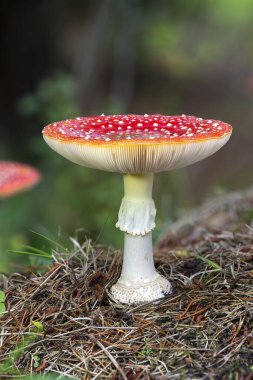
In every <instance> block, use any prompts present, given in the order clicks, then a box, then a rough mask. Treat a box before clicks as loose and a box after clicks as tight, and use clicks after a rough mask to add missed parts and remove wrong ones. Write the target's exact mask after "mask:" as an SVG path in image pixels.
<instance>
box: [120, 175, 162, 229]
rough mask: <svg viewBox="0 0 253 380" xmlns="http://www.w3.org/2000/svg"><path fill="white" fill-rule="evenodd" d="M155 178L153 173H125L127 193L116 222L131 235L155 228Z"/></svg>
mask: <svg viewBox="0 0 253 380" xmlns="http://www.w3.org/2000/svg"><path fill="white" fill-rule="evenodd" d="M153 179H154V174H153V173H146V174H135V175H130V174H125V175H124V190H125V195H124V198H123V199H122V203H121V206H120V210H119V220H118V222H117V224H116V227H118V228H119V229H120V230H121V231H124V232H127V233H129V234H131V235H146V234H147V233H149V232H150V231H152V230H153V229H154V228H155V216H156V209H155V204H154V201H153V199H152V187H153Z"/></svg>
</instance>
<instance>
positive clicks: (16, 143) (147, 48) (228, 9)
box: [0, 0, 253, 271]
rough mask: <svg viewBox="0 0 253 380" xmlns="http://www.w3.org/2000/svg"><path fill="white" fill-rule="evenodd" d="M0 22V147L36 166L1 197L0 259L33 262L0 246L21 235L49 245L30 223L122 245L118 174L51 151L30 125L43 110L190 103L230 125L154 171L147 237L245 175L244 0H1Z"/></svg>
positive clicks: (252, 82) (252, 68)
mask: <svg viewBox="0 0 253 380" xmlns="http://www.w3.org/2000/svg"><path fill="white" fill-rule="evenodd" d="M17 20H18V23H17ZM45 20H48V21H47V23H45ZM17 24H18V25H20V28H19V29H18V32H17V29H16V25H17ZM2 27H3V30H4V34H3V35H4V36H5V37H3V40H1V41H2V48H3V50H4V51H5V56H6V57H7V58H8V59H7V60H6V61H5V60H2V62H1V63H0V64H1V73H2V77H3V80H2V82H3V84H2V90H1V92H0V99H1V102H0V109H1V114H2V119H1V128H0V156H1V157H0V158H1V159H15V160H16V161H25V162H28V163H31V164H32V165H34V166H38V167H39V168H40V170H41V171H42V172H43V174H44V178H43V181H42V183H41V184H39V185H38V186H37V187H36V188H34V189H32V190H31V191H29V192H27V193H24V194H20V195H18V196H16V197H13V198H10V199H6V200H4V201H1V203H0V231H1V235H0V255H1V261H0V270H3V271H5V270H7V269H8V264H7V263H8V262H9V261H11V266H12V269H13V270H21V267H20V264H21V262H23V261H24V262H25V263H26V264H29V265H32V267H33V265H35V263H36V261H35V259H29V260H28V258H27V256H25V255H24V257H25V259H23V257H22V256H21V255H17V254H14V253H10V252H9V251H22V250H23V249H24V246H27V245H30V246H34V247H37V248H38V249H42V250H45V251H47V252H49V253H51V250H52V249H53V248H54V247H53V246H52V245H50V244H48V242H46V240H45V239H44V240H43V238H40V237H38V236H37V235H35V234H33V233H31V232H29V231H30V230H34V231H37V232H39V233H41V234H42V235H44V236H48V237H50V238H52V240H54V241H58V240H60V241H62V242H64V244H65V245H66V246H69V245H70V242H69V236H75V235H76V234H78V235H79V237H80V239H81V238H85V237H86V236H89V237H92V238H93V239H94V240H97V242H99V243H105V244H109V245H114V246H115V247H122V244H123V236H122V233H121V232H119V231H118V230H116V229H115V227H114V225H115V223H116V220H117V213H118V210H119V206H120V202H121V198H122V196H123V179H122V176H121V175H119V174H115V173H104V172H98V171H96V170H90V169H86V168H82V167H79V166H77V165H75V164H72V163H71V162H68V161H67V160H65V159H64V158H62V157H60V156H59V155H57V154H56V153H55V152H53V151H52V150H51V149H50V148H49V147H48V146H47V145H46V144H45V143H44V141H43V139H42V137H41V130H42V128H43V127H44V126H45V125H47V124H48V123H50V122H54V121H58V120H63V119H65V118H70V117H75V116H78V115H90V114H101V113H110V112H111V113H113V112H116V113H125V112H131V113H133V112H135V113H146V112H147V113H164V114H177V113H189V114H196V115H200V116H203V117H205V116H207V117H213V118H217V119H223V120H225V121H228V122H231V123H232V124H234V125H235V126H237V130H236V131H235V134H234V135H235V137H234V139H233V140H232V141H231V143H230V144H228V147H226V148H225V149H224V150H223V151H222V152H221V153H218V154H216V155H215V156H214V157H213V158H211V159H210V160H206V161H205V162H203V163H199V164H198V165H195V166H194V167H193V168H189V169H183V170H179V171H176V172H173V173H162V174H159V175H157V176H156V177H155V183H154V199H155V202H156V206H157V210H158V212H157V225H158V228H157V229H156V230H155V232H154V238H156V236H157V235H158V234H159V232H160V231H161V230H162V229H163V227H164V226H165V225H166V224H167V223H169V222H171V221H172V220H173V219H174V218H175V217H176V216H177V215H178V214H179V213H180V211H181V209H183V208H184V207H190V206H192V205H194V203H196V202H198V201H199V200H200V199H201V198H203V197H204V196H207V195H210V194H212V192H217V191H221V190H220V189H222V191H226V189H227V188H231V189H234V188H236V187H240V186H246V185H249V184H250V183H251V181H252V178H250V176H249V174H248V173H249V172H250V170H251V167H252V144H253V135H252V130H251V128H250V126H251V123H252V117H253V108H252V101H253V38H252V36H253V3H252V1H250V0H243V1H240V2H238V1H236V0H207V1H204V2H203V1H200V0H191V1H189V2H186V1H184V0H171V1H166V0H163V1H161V2H159V5H158V4H157V3H156V2H153V1H151V0H148V1H144V0H131V1H129V0H128V1H127V0H119V1H117V2H114V1H113V0H105V1H102V2H99V3H97V2H92V1H90V0H89V1H83V0H75V1H72V2H69V1H63V2H51V1H50V0H45V1H43V2H33V3H31V2H29V1H28V0H25V1H23V2H22V7H21V6H19V5H18V4H17V5H16V4H14V3H13V4H9V5H8V4H7V5H6V7H5V21H4V22H3V23H2ZM17 57H18V64H17ZM242 147H243V148H242ZM235 156H237V159H236V160H233V165H231V157H235ZM221 163H222V165H221ZM242 167H243V168H244V170H241V168H242ZM235 178H236V181H235ZM217 189H218V190H217ZM25 260H26V261H25ZM39 260H40V259H39V258H38V262H37V263H42V262H41V261H39ZM44 264H45V263H44Z"/></svg>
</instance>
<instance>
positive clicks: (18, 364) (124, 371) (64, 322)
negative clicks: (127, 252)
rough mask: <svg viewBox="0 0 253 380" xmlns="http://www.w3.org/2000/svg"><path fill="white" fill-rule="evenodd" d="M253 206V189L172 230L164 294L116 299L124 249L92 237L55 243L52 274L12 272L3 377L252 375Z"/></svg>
mask: <svg viewBox="0 0 253 380" xmlns="http://www.w3.org/2000/svg"><path fill="white" fill-rule="evenodd" d="M245 210H247V212H249V211H252V210H253V191H252V190H251V191H247V192H245V193H241V194H240V193H234V194H229V195H228V196H226V197H222V198H219V199H218V200H214V201H211V202H209V203H207V204H205V205H204V206H202V207H201V209H199V210H197V212H196V213H194V214H191V215H189V216H188V217H187V219H181V220H180V221H179V222H178V223H177V224H175V225H173V226H172V228H171V229H169V230H168V231H167V233H166V234H165V235H164V237H163V238H162V239H160V243H159V247H158V248H157V249H156V252H155V262H156V266H157V268H158V270H159V271H160V272H161V273H163V274H164V275H165V276H168V277H170V279H171V281H172V284H173V289H174V293H173V294H172V295H171V296H170V297H168V298H165V299H164V300H162V301H160V302H159V301H158V302H155V303H151V304H146V305H142V306H135V307H133V306H132V307H127V306H124V305H122V304H119V303H117V302H115V301H114V300H113V299H112V298H111V297H110V294H109V292H108V290H109V288H110V286H111V284H112V283H113V282H115V280H116V278H117V276H118V275H119V272H120V265H121V259H122V258H121V254H120V252H112V251H111V250H108V249H107V248H105V247H103V246H95V247H94V246H92V245H91V244H90V242H89V241H86V242H84V243H82V244H80V245H79V243H78V242H77V241H75V247H74V248H73V250H72V252H71V253H69V254H66V253H65V254H64V253H61V252H62V251H60V250H58V252H57V253H56V252H54V259H53V262H52V265H51V266H50V267H49V268H48V269H47V271H46V272H45V273H43V274H40V275H38V274H37V275H36V274H34V273H31V272H30V273H27V274H26V275H21V274H13V275H11V276H10V277H8V278H7V277H5V278H3V281H2V283H0V287H1V288H3V289H4V292H5V296H6V301H5V305H6V308H7V312H6V313H4V314H2V317H1V318H0V322H1V327H2V331H1V333H0V338H1V340H2V342H3V343H2V350H1V353H0V362H1V363H3V364H2V365H1V366H0V373H2V378H3V379H4V374H6V375H8V374H9V375H11V374H14V373H16V376H18V375H17V374H18V373H19V372H20V373H21V374H22V375H23V374H25V373H26V372H30V371H32V372H33V373H41V374H46V373H47V372H49V373H50V372H52V371H53V372H56V373H58V374H59V373H61V374H63V375H64V374H65V375H66V376H69V377H71V378H74V379H85V380H88V379H92V378H94V377H95V376H97V377H98V378H99V379H110V380H111V379H113V380H116V379H132V380H137V379H142V380H164V379H166V380H167V379H168V380H169V379H175V378H179V379H190V378H194V379H196V380H213V379H215V380H227V379H229V380H236V379H241V380H249V379H251V378H252V374H253V367H252V364H253V337H252V329H253V318H252V315H253V228H252V227H253V224H252V218H251V219H250V221H249V219H248V216H247V217H246V219H247V223H250V225H245V219H244V216H245ZM34 328H36V329H37V330H36V333H35V332H34ZM21 347H22V350H20V348H21ZM10 362H11V364H12V365H11V367H10V365H9V367H8V364H10ZM1 371H2V372H1Z"/></svg>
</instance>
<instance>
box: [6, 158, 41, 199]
mask: <svg viewBox="0 0 253 380" xmlns="http://www.w3.org/2000/svg"><path fill="white" fill-rule="evenodd" d="M40 179H41V174H40V172H39V171H38V170H37V169H35V168H33V167H31V166H29V165H26V164H21V163H19V162H11V161H0V198H8V197H10V196H12V195H14V194H16V193H19V192H21V191H23V190H26V189H28V188H30V187H32V186H34V185H36V184H37V183H38V182H39V181H40Z"/></svg>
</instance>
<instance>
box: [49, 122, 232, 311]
mask: <svg viewBox="0 0 253 380" xmlns="http://www.w3.org/2000/svg"><path fill="white" fill-rule="evenodd" d="M231 133H232V127H231V126H230V125H229V124H226V123H223V122H221V121H218V120H212V119H208V120H203V119H202V118H200V117H195V116H185V115H181V116H164V115H108V116H105V115H101V116H92V117H78V118H76V119H70V120H65V121H61V122H56V123H53V124H50V125H48V126H47V127H45V128H44V130H43V135H44V139H45V141H46V142H47V143H48V145H49V146H50V147H51V148H52V149H54V150H55V151H56V152H58V153H59V154H61V155H62V156H64V157H65V158H67V159H69V160H70V161H73V162H75V163H77V164H79V165H83V166H86V167H89V168H95V169H100V170H105V171H111V172H119V173H123V174H124V186H125V196H124V198H123V200H122V204H121V207H120V211H119V220H118V222H117V224H116V226H117V227H118V228H119V229H120V230H121V231H124V232H125V245H124V259H123V268H122V273H121V276H120V278H119V280H118V281H117V283H116V284H115V285H113V287H112V289H111V293H112V294H113V296H114V297H115V298H116V299H118V300H119V301H121V302H123V303H128V304H132V303H141V302H146V301H152V300H155V299H158V298H161V297H163V296H164V295H165V294H169V293H170V292H171V285H170V283H169V281H168V280H167V279H165V278H164V277H163V276H161V275H159V274H158V273H157V271H156V270H155V266H154V261H153V252H152V235H151V231H152V229H153V228H154V227H155V215H156V209H155V205H154V201H153V199H152V185H153V177H154V173H157V172H161V171H167V170H172V169H177V168H180V167H184V166H187V165H190V164H192V163H194V162H197V161H199V160H202V159H203V158H206V157H208V156H210V155H211V154H213V153H215V152H216V151H217V150H219V149H220V148H221V147H222V146H223V145H224V144H225V143H226V142H227V141H228V140H229V138H230V136H231Z"/></svg>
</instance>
